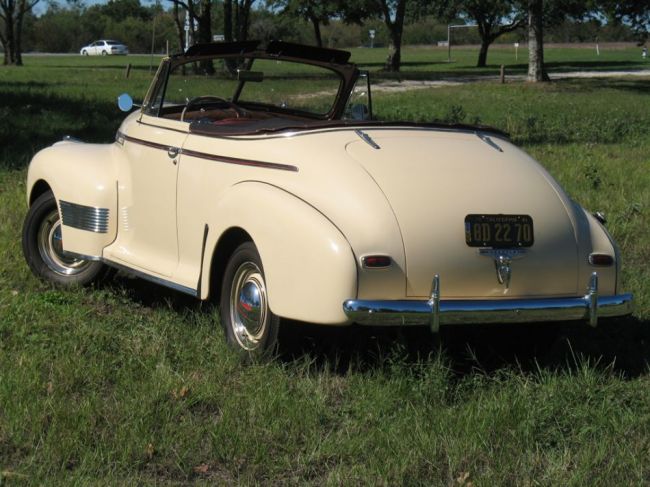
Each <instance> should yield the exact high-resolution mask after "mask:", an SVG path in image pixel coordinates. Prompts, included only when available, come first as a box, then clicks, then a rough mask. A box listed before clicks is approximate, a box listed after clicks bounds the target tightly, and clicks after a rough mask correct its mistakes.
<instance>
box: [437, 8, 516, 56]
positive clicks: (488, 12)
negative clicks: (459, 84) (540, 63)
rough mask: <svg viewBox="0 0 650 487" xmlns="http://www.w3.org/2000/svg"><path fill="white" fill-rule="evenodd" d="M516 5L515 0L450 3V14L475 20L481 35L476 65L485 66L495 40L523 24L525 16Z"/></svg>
mask: <svg viewBox="0 0 650 487" xmlns="http://www.w3.org/2000/svg"><path fill="white" fill-rule="evenodd" d="M516 7H517V3H516V0H456V2H454V4H452V7H451V14H452V15H451V16H454V17H455V16H458V15H460V16H461V17H468V18H470V19H472V20H473V21H474V22H476V26H477V28H478V33H479V36H480V37H481V49H480V50H479V54H478V61H477V63H476V66H477V67H479V68H482V67H485V65H486V64H487V54H488V49H489V47H490V45H491V44H492V43H493V42H494V41H495V40H497V39H498V38H499V37H501V36H502V35H503V34H506V33H508V32H512V31H513V30H515V29H518V28H520V27H522V26H523V25H524V24H525V21H526V16H525V15H524V14H523V12H522V11H521V10H518V9H517V8H516ZM447 16H448V17H449V16H450V15H449V14H448V15H447Z"/></svg>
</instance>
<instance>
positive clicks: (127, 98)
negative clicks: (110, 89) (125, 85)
mask: <svg viewBox="0 0 650 487" xmlns="http://www.w3.org/2000/svg"><path fill="white" fill-rule="evenodd" d="M117 106H118V107H119V109H120V110H122V111H123V112H130V111H131V109H132V108H133V98H131V95H129V94H128V93H122V94H121V95H120V96H118V97H117Z"/></svg>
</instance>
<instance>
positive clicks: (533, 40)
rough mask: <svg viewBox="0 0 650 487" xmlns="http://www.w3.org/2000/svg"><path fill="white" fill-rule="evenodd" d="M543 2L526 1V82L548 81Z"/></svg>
mask: <svg viewBox="0 0 650 487" xmlns="http://www.w3.org/2000/svg"><path fill="white" fill-rule="evenodd" d="M542 12H543V0H529V1H528V81H531V82H533V83H539V82H541V81H549V77H548V75H547V74H546V71H545V69H544V28H543V18H542V15H543V14H542Z"/></svg>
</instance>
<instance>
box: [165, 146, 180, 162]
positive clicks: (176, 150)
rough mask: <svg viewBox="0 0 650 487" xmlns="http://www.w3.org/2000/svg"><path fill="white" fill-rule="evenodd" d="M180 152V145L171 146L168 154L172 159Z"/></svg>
mask: <svg viewBox="0 0 650 487" xmlns="http://www.w3.org/2000/svg"><path fill="white" fill-rule="evenodd" d="M179 152H180V149H179V148H178V147H169V148H168V149H167V155H168V156H169V158H170V159H174V158H175V157H176V156H177V155H178V153H179Z"/></svg>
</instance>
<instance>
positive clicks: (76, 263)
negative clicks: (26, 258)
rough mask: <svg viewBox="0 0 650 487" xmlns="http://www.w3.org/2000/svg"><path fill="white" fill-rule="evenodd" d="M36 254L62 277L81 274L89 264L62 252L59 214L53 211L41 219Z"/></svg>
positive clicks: (55, 210)
mask: <svg viewBox="0 0 650 487" xmlns="http://www.w3.org/2000/svg"><path fill="white" fill-rule="evenodd" d="M37 245H38V252H39V253H40V254H41V258H42V259H43V262H45V264H46V265H47V266H48V267H49V268H50V269H51V270H52V271H54V272H56V273H57V274H60V275H62V276H73V275H76V274H79V273H80V272H83V271H84V270H85V269H87V268H88V266H89V265H90V264H91V262H90V261H88V260H83V259H76V258H74V257H70V256H69V255H67V254H65V252H64V251H63V239H62V238H61V220H60V218H59V212H58V210H57V209H54V210H52V211H51V212H50V214H49V215H47V217H45V218H44V219H43V222H42V223H41V226H40V228H39V230H38V242H37Z"/></svg>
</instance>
